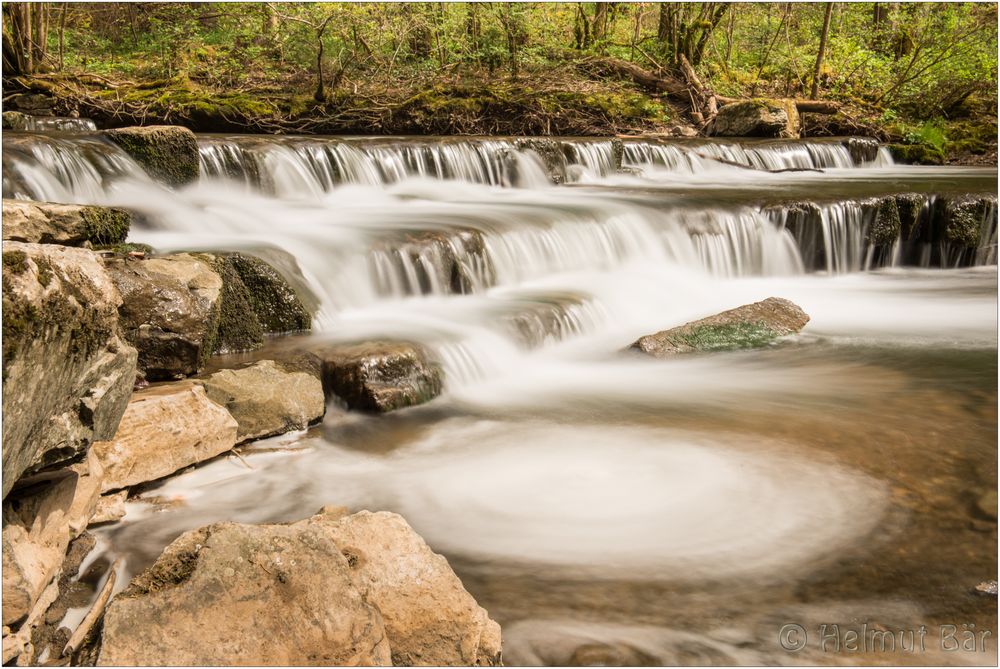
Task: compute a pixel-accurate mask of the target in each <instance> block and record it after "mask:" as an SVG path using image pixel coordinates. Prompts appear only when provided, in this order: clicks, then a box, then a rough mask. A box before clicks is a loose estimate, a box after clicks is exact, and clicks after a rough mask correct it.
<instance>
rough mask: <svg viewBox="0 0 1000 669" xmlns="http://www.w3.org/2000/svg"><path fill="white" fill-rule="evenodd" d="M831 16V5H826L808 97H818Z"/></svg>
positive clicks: (830, 3)
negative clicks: (810, 90)
mask: <svg viewBox="0 0 1000 669" xmlns="http://www.w3.org/2000/svg"><path fill="white" fill-rule="evenodd" d="M832 15H833V3H832V2H828V3H826V15H825V16H824V17H823V34H822V36H820V38H819V51H817V52H816V67H814V68H813V80H812V93H811V96H810V97H813V98H816V97H818V96H819V71H820V68H822V67H823V56H824V55H825V54H826V39H827V37H829V35H830V17H831V16H832Z"/></svg>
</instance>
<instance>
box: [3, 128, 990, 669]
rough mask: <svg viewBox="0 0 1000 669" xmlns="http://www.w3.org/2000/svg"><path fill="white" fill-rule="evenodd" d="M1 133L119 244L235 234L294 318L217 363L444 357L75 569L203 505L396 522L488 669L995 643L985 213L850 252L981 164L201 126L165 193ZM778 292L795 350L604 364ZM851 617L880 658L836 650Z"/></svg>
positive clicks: (48, 138)
mask: <svg viewBox="0 0 1000 669" xmlns="http://www.w3.org/2000/svg"><path fill="white" fill-rule="evenodd" d="M4 139H5V140H6V141H5V142H4V145H3V194H4V197H15V198H24V199H37V200H51V201H64V202H80V203H94V204H107V205H115V206H123V207H128V208H130V209H133V210H135V211H137V212H140V213H141V215H142V219H143V220H142V223H141V225H138V226H134V227H133V229H132V232H131V234H130V237H129V241H132V242H140V243H146V244H150V245H152V246H153V247H154V248H155V249H156V250H157V251H162V252H168V251H174V250H193V249H199V250H201V249H204V250H208V249H225V250H238V249H244V250H248V251H251V252H255V253H259V254H261V257H264V258H265V259H267V260H268V261H269V262H272V264H274V266H275V267H277V268H278V269H280V270H282V271H283V272H284V273H286V274H287V276H288V277H289V279H290V280H291V281H292V282H293V283H295V285H296V287H297V288H299V289H301V290H302V291H303V292H304V293H306V294H308V295H309V301H310V304H311V305H313V306H315V308H316V310H317V316H316V319H315V322H314V331H313V332H312V333H311V334H309V335H297V336H288V337H281V338H275V339H271V340H270V341H269V342H268V343H267V344H266V345H265V347H264V349H262V350H259V351H255V352H253V353H249V354H231V355H226V356H221V357H220V358H217V359H215V360H214V361H213V363H212V364H213V365H214V366H218V367H221V366H228V365H232V364H235V363H239V362H243V361H248V360H254V359H264V358H267V357H269V355H272V354H273V353H275V352H276V351H280V350H285V349H289V348H294V347H295V346H296V345H297V343H300V342H301V339H302V337H304V336H308V337H312V338H326V339H330V340H342V341H348V340H357V339H362V338H398V339H403V340H408V341H416V342H420V343H422V344H424V345H426V346H427V348H428V350H429V351H430V352H431V354H432V355H433V357H434V359H435V360H436V361H438V362H439V363H440V365H441V366H442V368H443V371H444V377H445V391H444V393H443V394H442V395H441V396H440V397H438V398H437V399H435V400H433V401H432V402H430V403H428V404H426V405H423V406H419V407H414V408H410V409H406V410H403V411H399V412H394V413H392V414H389V415H384V416H369V415H365V414H357V413H348V412H346V411H344V410H342V409H341V408H339V407H337V406H336V405H334V404H331V406H330V407H329V408H328V411H327V414H326V417H325V419H324V421H323V422H322V424H320V425H317V426H315V427H313V428H311V429H309V430H307V431H304V432H300V433H294V434H287V435H283V436H281V437H276V438H273V439H268V440H263V441H259V442H255V443H254V444H252V445H251V446H250V447H248V448H247V449H245V450H244V451H243V456H244V458H245V462H244V461H241V460H239V459H237V458H234V457H222V458H219V459H216V460H214V461H212V462H210V463H208V464H205V465H203V466H200V467H198V468H196V469H193V470H191V471H189V472H187V473H183V474H181V475H178V476H174V477H172V478H169V479H167V480H166V481H164V482H163V483H162V484H161V485H159V486H158V487H156V488H154V489H150V490H148V491H147V492H145V493H143V496H144V497H146V498H148V499H147V500H146V501H142V500H130V502H129V503H128V505H127V507H128V514H127V515H126V517H125V518H124V519H123V520H122V521H120V522H118V523H114V524H111V525H107V526H104V527H102V528H100V529H98V530H96V531H95V532H94V533H95V534H96V535H97V536H98V541H99V546H100V547H101V549H102V551H103V552H102V554H101V555H100V556H98V557H97V558H96V559H98V560H100V561H105V562H110V561H112V560H113V559H114V558H116V557H118V556H124V557H125V558H126V562H125V570H126V572H127V574H134V573H137V572H138V571H140V570H142V569H144V568H145V567H147V566H149V565H150V564H151V563H152V562H153V561H154V560H155V559H156V557H157V556H158V555H159V554H160V552H161V551H162V549H163V548H164V547H165V546H166V545H167V544H168V543H170V542H171V541H172V540H173V539H174V538H176V537H177V536H178V535H179V534H181V533H182V532H184V531H187V530H189V529H193V528H196V527H200V526H202V525H205V524H208V523H211V522H215V521H222V520H231V521H238V522H246V523H264V522H282V521H288V520H296V519H300V518H303V517H306V516H308V515H310V514H312V513H314V512H316V511H317V510H318V509H319V508H320V507H321V506H323V505H343V506H347V507H349V508H351V509H352V510H358V509H363V508H364V509H371V510H389V511H394V512H398V513H400V514H401V515H402V516H403V517H404V518H406V520H407V521H408V522H409V523H410V524H411V525H412V526H413V527H414V529H415V530H416V531H417V532H418V533H419V534H420V535H421V536H422V537H423V538H424V539H425V540H426V541H427V543H428V544H429V545H430V546H431V547H432V548H433V549H434V550H435V551H437V552H439V553H442V554H443V555H445V556H446V557H447V558H448V560H449V562H450V564H451V565H452V567H453V568H454V570H455V571H456V573H457V574H458V575H459V577H460V578H461V580H462V582H463V584H464V585H465V587H466V588H467V589H468V590H469V591H470V592H471V593H472V595H473V596H474V597H475V598H476V600H477V601H478V602H479V604H480V605H481V606H483V607H484V608H486V609H487V611H489V613H490V616H491V617H492V618H494V619H495V620H497V621H498V622H499V623H500V624H501V626H502V628H503V634H504V661H505V663H507V664H529V665H549V664H575V665H586V664H634V665H662V664H668V665H670V664H696V665H697V664H709V665H711V664H730V665H732V664H738V665H761V664H767V665H775V664H777V665H796V664H900V663H902V664H958V665H967V664H984V665H990V664H993V665H995V664H996V661H997V651H996V648H997V646H996V633H997V614H996V599H995V597H988V596H982V595H980V594H977V593H976V592H975V590H974V589H975V586H977V584H979V583H980V582H982V581H988V580H991V579H995V578H996V574H997V550H996V546H997V524H996V516H995V513H996V508H995V499H996V497H995V492H996V490H997V256H996V248H997V230H996V212H995V210H993V211H988V212H987V215H986V217H985V218H984V219H983V221H982V227H981V229H980V240H981V241H980V246H979V247H978V248H976V249H973V250H972V251H969V250H961V249H957V248H953V247H950V246H949V245H947V244H945V243H940V244H919V243H908V242H906V241H905V240H903V239H898V240H896V242H894V243H891V244H888V245H882V246H879V247H877V248H876V247H875V246H873V245H872V244H870V243H869V242H868V241H867V240H868V232H869V228H870V226H871V225H872V224H873V217H874V210H873V209H872V206H871V204H870V203H866V198H872V197H875V196H880V195H884V194H889V193H914V194H916V195H915V196H914V197H915V198H916V201H917V206H918V207H920V208H923V209H922V210H923V211H930V210H931V209H932V208H933V207H934V206H935V201H936V198H940V197H943V196H946V195H949V194H952V195H953V194H959V193H995V192H996V188H997V170H996V169H995V168H969V167H914V166H905V165H895V164H893V162H892V159H891V158H890V157H889V156H888V153H887V152H886V151H885V150H884V149H880V150H878V151H876V152H874V154H873V155H872V156H871V159H870V160H867V161H859V160H856V156H855V157H852V152H851V151H850V150H849V149H848V147H847V146H846V144H845V143H842V142H840V141H839V140H803V141H749V140H748V141H745V142H737V141H715V140H662V141H657V140H625V141H624V142H613V141H610V140H596V139H574V138H567V139H561V140H558V141H555V142H550V143H548V144H545V146H542V145H541V144H540V143H538V142H537V141H524V140H521V139H519V138H488V139H487V138H365V137H352V138H333V137H313V138H303V137H265V136H221V135H205V136H199V146H200V152H201V167H202V177H201V180H200V181H199V182H198V183H196V184H193V185H191V186H188V187H186V188H183V189H180V190H178V191H172V190H169V189H167V188H166V187H164V186H162V185H160V184H157V183H155V182H153V181H152V180H150V179H148V178H145V177H144V176H143V172H142V170H141V168H139V167H138V165H136V164H135V163H134V162H133V161H132V160H131V159H130V158H128V157H127V156H126V155H125V154H124V153H122V152H121V151H120V150H118V149H116V148H114V147H113V146H112V145H111V144H109V143H106V142H104V141H103V140H101V139H100V138H99V136H97V135H93V134H90V133H88V132H82V133H67V132H60V131H50V130H41V131H37V132H5V133H4ZM552 146H555V147H556V150H555V151H554V152H553V151H552ZM619 165H620V167H619ZM786 170H793V171H786ZM553 175H555V176H556V179H555V181H557V182H558V185H556V184H554V183H553V179H552V178H551V177H552V176H553ZM801 202H808V203H810V206H811V207H812V209H811V210H810V211H812V214H811V218H810V220H809V221H808V223H809V225H808V226H799V227H798V228H796V229H794V230H793V229H792V227H791V223H790V221H791V219H792V217H793V216H794V211H795V207H794V206H793V205H792V204H791V203H801ZM770 296H777V297H784V298H787V299H790V300H792V301H793V302H795V303H796V304H798V305H799V306H801V307H802V309H803V310H804V311H805V312H806V313H807V314H809V316H810V321H809V324H808V325H807V326H806V328H805V329H804V330H803V332H802V334H801V335H799V336H797V337H794V338H791V339H789V340H787V341H782V342H779V343H778V344H776V345H772V346H769V347H766V348H764V349H760V350H753V351H734V352H720V353H712V354H692V355H685V356H678V357H676V358H674V359H668V360H654V359H638V358H635V357H632V356H626V355H623V354H622V353H621V350H622V349H623V348H625V347H626V346H628V345H629V344H630V343H631V342H632V341H634V340H635V339H637V338H638V337H639V336H642V335H645V334H649V333H652V332H656V331H658V330H663V329H667V328H670V327H674V326H676V325H680V324H683V323H685V322H688V321H691V320H695V319H698V318H701V317H704V316H708V315H711V314H714V313H717V312H719V311H722V310H725V309H729V308H733V307H736V306H739V305H742V304H746V303H749V302H753V301H757V300H761V299H764V298H767V297H770ZM990 493H992V494H993V498H992V499H993V511H992V513H993V515H992V517H990V514H989V513H988V512H984V510H983V509H982V508H980V507H981V506H982V504H981V502H982V500H983V499H984V498H988V497H989V495H990ZM119 582H120V583H122V584H124V583H126V582H127V579H120V581H119ZM862 624H868V625H869V626H874V627H875V628H877V629H878V630H881V631H888V632H890V633H892V634H894V635H896V637H895V638H896V647H895V648H894V649H893V650H886V649H885V648H884V646H883V647H879V648H874V647H870V646H869V647H860V648H856V649H855V650H851V649H850V648H849V644H844V643H843V639H842V638H840V637H838V638H837V640H838V641H840V642H841V643H840V645H838V646H837V647H836V648H835V647H834V645H833V643H832V641H831V639H832V638H833V637H832V636H831V635H832V634H833V633H832V632H831V631H830V630H832V629H833V626H839V627H837V629H838V630H839V634H840V635H841V637H842V635H843V633H844V631H845V630H846V629H848V628H851V629H860V626H861V625H862ZM788 625H796V626H801V628H802V630H803V633H802V634H803V637H801V638H802V641H803V643H802V646H800V647H798V648H796V647H795V646H796V645H798V643H799V639H800V637H799V636H796V635H795V634H791V632H790V631H789V630H792V631H794V630H797V629H798V628H797V627H796V628H789V627H788ZM824 626H825V627H824ZM921 626H923V627H924V628H925V629H926V630H927V632H926V638H925V640H924V641H923V646H922V647H921V648H919V649H918V650H917V651H913V650H906V649H905V646H906V644H905V643H904V644H902V646H903V648H902V649H901V648H900V644H899V639H900V638H906V639H909V637H907V636H906V635H907V634H908V633H909V632H911V631H913V630H919V629H920V628H921ZM949 626H954V628H955V634H954V635H953V636H954V637H955V638H956V639H957V640H958V641H959V642H961V641H962V639H963V637H962V636H961V632H963V631H969V630H970V629H973V628H971V627H963V626H974V629H975V630H976V634H977V635H978V634H980V633H981V632H988V633H989V634H990V636H989V638H988V640H987V642H986V644H985V649H982V648H979V646H978V643H977V644H976V647H974V648H973V647H971V646H968V645H961V644H960V645H959V647H957V648H952V647H951V645H950V643H949V642H948V640H947V639H946V637H947V633H948V632H950V631H951V627H949ZM796 634H798V633H797V632H796ZM824 635H825V636H826V642H827V643H824V642H823V639H824ZM806 638H807V640H806ZM976 638H977V639H978V638H979V637H978V636H977V637H976ZM911 648H912V646H911Z"/></svg>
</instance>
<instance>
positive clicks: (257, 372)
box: [197, 360, 326, 441]
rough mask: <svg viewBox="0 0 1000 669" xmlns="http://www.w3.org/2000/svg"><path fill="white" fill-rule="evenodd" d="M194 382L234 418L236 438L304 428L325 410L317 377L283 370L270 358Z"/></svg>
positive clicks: (240, 438) (244, 438) (268, 434)
mask: <svg viewBox="0 0 1000 669" xmlns="http://www.w3.org/2000/svg"><path fill="white" fill-rule="evenodd" d="M197 382H198V383H200V384H202V385H203V386H204V387H205V392H206V393H207V395H208V398H209V399H211V400H212V401H213V402H216V403H217V404H220V405H222V406H224V407H225V408H226V410H227V411H229V413H230V414H231V415H232V416H233V418H235V419H236V422H237V424H238V425H239V428H238V431H237V440H238V441H246V440H248V439H260V438H261V437H269V436H272V435H276V434H282V433H284V432H288V431H290V430H302V429H305V428H306V426H308V425H309V424H311V423H313V422H315V421H317V420H319V419H320V418H322V417H323V413H324V412H325V410H326V400H325V398H324V395H323V384H322V382H321V381H320V379H319V378H318V377H316V376H314V375H312V374H309V373H307V372H303V371H294V370H287V369H285V368H283V367H282V366H281V365H278V364H276V363H275V362H274V361H273V360H263V361H261V362H258V363H257V364H255V365H251V366H250V367H244V368H243V369H226V370H223V371H221V372H216V373H215V374H212V375H211V376H208V377H206V378H204V379H198V380H197Z"/></svg>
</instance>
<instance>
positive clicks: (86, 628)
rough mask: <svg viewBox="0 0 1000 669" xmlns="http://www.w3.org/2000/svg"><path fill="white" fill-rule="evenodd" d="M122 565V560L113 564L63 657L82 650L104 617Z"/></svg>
mask: <svg viewBox="0 0 1000 669" xmlns="http://www.w3.org/2000/svg"><path fill="white" fill-rule="evenodd" d="M121 565H122V558H118V559H117V560H115V561H114V562H113V563H112V564H111V568H110V569H109V570H108V580H107V581H105V582H104V587H103V588H101V592H100V594H99V595H97V600H96V601H95V602H94V605H93V606H92V607H90V611H88V612H87V615H86V616H84V618H83V621H82V622H81V623H80V625H79V626H78V627H77V628H76V631H74V632H73V635H72V636H71V637H70V638H69V641H67V642H66V646H65V647H64V648H63V652H62V656H63V657H69V656H71V655H73V653H75V652H76V651H77V650H78V649H79V648H80V644H82V643H83V642H84V640H86V638H87V635H88V634H90V630H92V629H94V625H96V624H97V621H98V620H100V619H101V617H102V616H103V615H104V609H105V607H107V605H108V600H109V599H111V593H112V591H114V589H115V581H116V580H118V569H119V567H121Z"/></svg>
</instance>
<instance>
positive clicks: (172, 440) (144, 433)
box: [91, 381, 237, 492]
mask: <svg viewBox="0 0 1000 669" xmlns="http://www.w3.org/2000/svg"><path fill="white" fill-rule="evenodd" d="M236 430H237V425H236V421H235V420H234V419H233V417H232V416H230V415H229V413H228V412H227V411H226V410H225V409H223V408H222V407H221V406H219V405H218V404H216V403H215V402H213V401H211V400H210V399H208V396H206V394H205V389H204V388H203V387H202V386H201V385H199V384H197V383H193V382H191V381H179V382H176V383H169V384H164V385H160V386H152V387H150V388H146V389H145V390H140V391H139V392H137V393H135V394H134V395H133V396H132V400H131V401H130V402H129V403H128V408H127V409H126V410H125V415H124V416H122V420H121V424H120V425H119V426H118V432H117V433H116V434H115V436H114V438H113V439H112V440H110V441H100V442H96V443H94V445H93V446H92V447H91V448H92V450H93V451H94V452H95V453H96V454H97V457H98V458H100V461H101V464H102V465H103V466H104V485H103V486H102V492H108V491H110V490H117V489H119V488H124V487H127V486H132V485H136V484H138V483H144V482H146V481H154V480H156V479H158V478H162V477H164V476H166V475H168V474H172V473H174V472H176V471H177V470H179V469H182V468H184V467H187V466H188V465H192V464H195V463H198V462H202V461H203V460H208V459H209V458H212V457H215V456H216V455H219V454H220V453H224V452H226V451H228V450H229V449H231V448H232V447H233V446H234V445H235V444H236Z"/></svg>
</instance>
